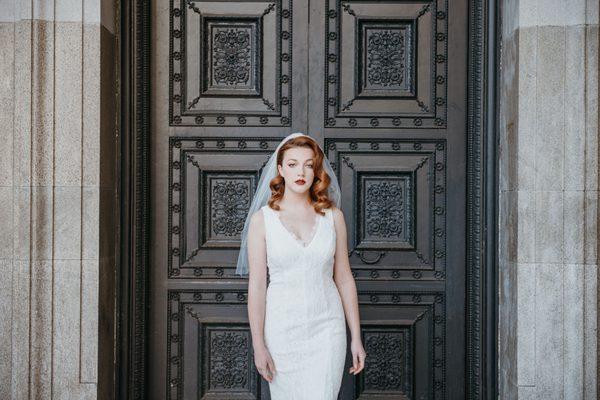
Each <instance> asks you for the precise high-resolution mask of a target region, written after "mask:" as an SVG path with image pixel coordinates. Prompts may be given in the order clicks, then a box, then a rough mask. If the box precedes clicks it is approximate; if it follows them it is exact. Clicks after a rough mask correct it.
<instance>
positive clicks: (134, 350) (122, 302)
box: [99, 0, 500, 399]
mask: <svg viewBox="0 0 600 400" xmlns="http://www.w3.org/2000/svg"><path fill="white" fill-rule="evenodd" d="M498 11H499V7H498V5H497V2H496V0H483V1H478V0H469V53H468V96H467V105H468V110H467V129H468V132H467V204H466V207H467V208H466V210H467V237H466V239H467V283H466V287H467V293H466V296H467V298H466V299H467V303H466V306H467V310H466V327H465V331H466V334H467V340H466V344H465V346H466V360H465V361H466V365H467V371H465V376H466V386H467V387H466V388H465V391H466V393H467V397H468V398H469V399H496V398H497V393H498V384H497V361H498V354H497V347H496V344H497V327H498V323H497V315H498V300H497V297H498V284H497V282H498V279H497V275H498V239H497V238H498V234H497V215H498V212H497V210H498V167H497V165H498V163H497V148H498V140H497V131H498V128H497V126H498V125H497V121H498V118H497V108H498V107H497V104H496V93H497V83H496V82H497V81H498V79H497V78H498V67H497V66H498V59H499V58H498V43H499V39H500V38H499V36H497V32H500V30H499V29H498V28H499V26H500V19H499V14H498ZM150 18H151V4H150V2H148V1H144V0H135V1H130V2H128V1H125V0H117V26H118V30H119V32H118V34H117V39H116V41H117V46H116V48H117V51H116V53H115V54H117V56H118V57H119V58H120V60H119V61H118V65H119V71H118V73H117V77H118V79H119V82H117V84H116V90H117V92H118V93H117V96H116V98H117V99H118V103H119V104H118V109H119V113H118V115H119V121H118V122H119V127H118V130H119V132H120V133H121V134H120V146H121V149H120V156H121V168H120V174H119V179H120V182H119V207H120V232H119V233H118V234H119V237H120V247H119V249H120V255H119V262H118V264H117V266H116V268H117V271H116V279H117V284H116V289H115V293H104V294H103V295H104V296H109V295H113V297H114V298H115V299H116V306H117V307H116V310H115V315H113V316H112V317H113V321H115V323H116V334H115V335H114V338H113V339H112V348H113V349H114V357H115V367H116V370H114V371H99V372H100V376H111V377H112V380H111V381H110V383H106V385H108V386H111V387H110V388H109V390H108V392H111V391H112V393H114V394H115V397H117V398H120V399H144V398H146V392H145V387H146V371H147V346H148V342H147V331H146V328H147V321H148V305H149V303H148V294H149V290H148V288H149V285H148V274H147V271H148V267H149V244H150V237H149V234H148V233H149V229H145V227H148V226H150V225H149V224H150V207H151V206H152V205H151V203H150V201H149V195H150V175H149V170H150V159H149V157H150V124H149V119H148V118H146V117H145V116H146V115H148V113H149V110H150V98H151V97H150V96H151V92H150V85H149V83H150V77H151V75H150V41H151V32H150V26H151V19H150ZM101 317H102V316H101ZM101 320H102V318H101ZM101 339H102V338H101ZM107 340H108V341H109V342H110V341H111V339H110V338H108V339H107ZM109 347H110V346H109ZM102 384H103V383H99V385H102ZM104 390H106V389H104Z"/></svg>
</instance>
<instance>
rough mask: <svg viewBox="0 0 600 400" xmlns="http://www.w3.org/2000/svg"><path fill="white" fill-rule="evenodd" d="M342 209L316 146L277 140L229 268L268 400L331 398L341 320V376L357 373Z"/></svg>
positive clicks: (300, 137) (355, 319)
mask: <svg viewBox="0 0 600 400" xmlns="http://www.w3.org/2000/svg"><path fill="white" fill-rule="evenodd" d="M339 201H340V189H339V185H338V182H337V178H336V177H335V174H334V172H333V170H332V169H331V166H330V165H329V161H328V160H327V158H326V157H325V155H324V153H323V151H322V150H321V148H320V146H319V145H318V144H317V143H316V142H315V141H314V140H313V139H311V138H310V137H309V136H307V135H304V134H302V133H293V134H291V135H289V136H287V137H286V138H285V139H283V140H282V142H281V143H280V144H279V146H278V147H277V149H276V150H275V152H274V153H273V155H272V156H271V158H270V159H269V162H268V163H267V164H266V165H265V167H264V169H263V172H262V175H261V179H260V181H259V185H258V188H257V191H256V193H255V195H254V198H253V201H252V205H251V207H250V211H249V213H248V217H247V219H246V224H245V226H244V231H243V233H242V246H241V248H240V257H239V259H238V266H237V267H238V268H237V269H236V272H237V273H238V274H240V275H243V274H245V273H249V282H248V317H249V321H250V329H251V332H252V345H253V349H254V361H255V364H256V368H257V370H258V372H259V373H260V374H261V376H263V377H264V379H265V380H267V381H268V382H269V388H270V392H271V399H273V400H335V399H337V397H338V393H339V390H340V386H341V382H342V375H343V369H344V361H345V358H346V345H347V343H346V319H347V322H348V326H349V328H350V332H351V336H352V340H351V345H350V349H351V351H352V360H353V366H352V367H351V368H350V369H349V371H348V372H349V373H351V374H354V375H356V374H358V373H359V372H360V371H361V370H362V369H363V368H364V362H365V356H366V353H365V350H364V348H363V345H362V340H361V335H360V322H359V312H358V301H357V294H356V285H355V283H354V277H353V276H352V273H351V271H350V265H349V262H348V255H347V252H348V250H347V244H346V225H345V221H344V216H343V214H342V212H341V210H340V209H339V208H338V207H336V205H337V206H339ZM246 249H247V251H246ZM267 268H268V275H269V282H268V285H267ZM344 313H345V317H344Z"/></svg>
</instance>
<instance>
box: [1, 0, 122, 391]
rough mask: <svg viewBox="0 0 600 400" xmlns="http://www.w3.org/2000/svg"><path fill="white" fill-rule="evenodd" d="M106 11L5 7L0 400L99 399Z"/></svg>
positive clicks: (32, 4) (110, 123)
mask: <svg viewBox="0 0 600 400" xmlns="http://www.w3.org/2000/svg"><path fill="white" fill-rule="evenodd" d="M103 3H105V4H101V1H100V0H86V1H79V0H62V1H59V0H56V1H53V0H33V1H19V0H0V142H1V145H0V205H1V206H0V221H2V229H0V274H1V276H2V279H0V399H62V398H72V399H75V398H81V399H84V398H85V399H92V398H96V397H97V396H96V392H97V382H98V368H97V362H98V280H99V272H100V268H101V265H104V264H108V261H107V260H109V259H110V258H111V257H112V261H113V264H114V256H113V255H111V246H110V245H107V241H106V240H104V239H103V237H104V236H103V235H105V234H106V233H105V232H104V231H103V230H105V229H107V230H110V229H112V228H114V227H111V226H110V223H112V221H113V219H112V210H110V209H109V207H110V202H111V201H112V199H113V198H114V173H113V171H114V160H115V136H116V135H115V131H114V112H113V109H112V108H111V107H101V104H104V105H106V104H107V98H108V100H109V101H110V104H113V103H114V90H113V85H114V76H113V75H112V71H113V65H112V63H113V62H114V58H113V55H112V53H111V51H112V46H113V44H112V39H113V37H114V22H113V21H114V12H113V8H114V4H113V2H112V0H111V1H103ZM108 57H110V58H108ZM101 67H102V68H101ZM101 154H103V155H104V156H105V158H103V159H101ZM100 221H103V224H102V230H101V229H100ZM104 221H106V223H104ZM113 235H114V234H113Z"/></svg>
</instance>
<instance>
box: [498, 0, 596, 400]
mask: <svg viewBox="0 0 600 400" xmlns="http://www.w3.org/2000/svg"><path fill="white" fill-rule="evenodd" d="M501 14H502V20H503V28H502V43H501V46H502V56H501V70H500V71H501V77H500V99H499V104H500V149H499V150H500V221H499V223H500V226H499V228H500V236H499V239H500V249H499V250H500V271H499V272H500V293H499V295H500V310H499V317H500V329H499V354H500V360H499V381H500V398H501V399H516V398H517V396H518V398H519V399H544V400H545V399H595V398H596V395H597V389H596V387H597V381H596V376H597V359H596V354H597V330H596V327H597V246H598V240H597V230H598V225H597V217H598V215H597V206H598V1H597V0H568V1H565V0H537V1H536V0H523V1H518V0H504V1H503V2H502V10H501Z"/></svg>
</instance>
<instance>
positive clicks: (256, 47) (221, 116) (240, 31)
mask: <svg viewBox="0 0 600 400" xmlns="http://www.w3.org/2000/svg"><path fill="white" fill-rule="evenodd" d="M169 35H170V58H169V62H170V70H169V80H170V85H169V95H170V102H169V115H170V118H169V124H170V125H172V126H248V127H251V126H291V97H292V73H291V72H292V6H291V1H290V0H288V1H282V0H277V1H274V2H258V1H247V2H235V1H231V2H228V1H192V0H186V1H184V0H172V1H171V24H170V33H169Z"/></svg>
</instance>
